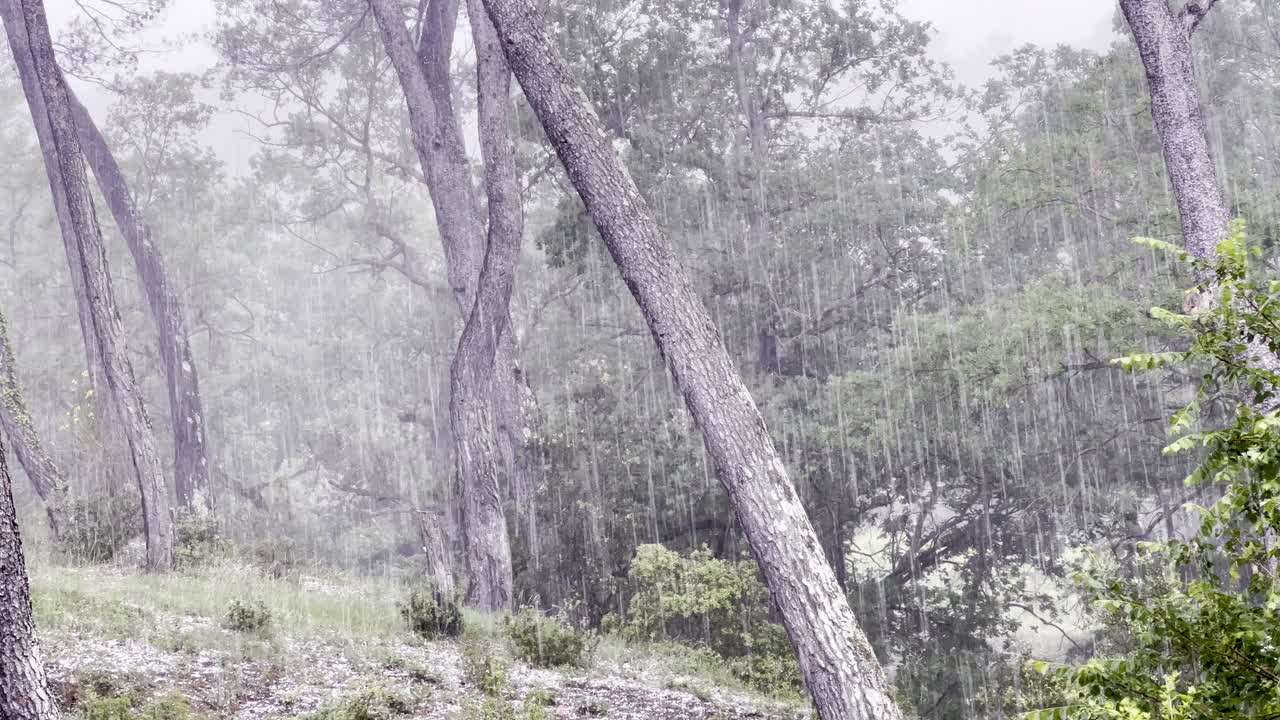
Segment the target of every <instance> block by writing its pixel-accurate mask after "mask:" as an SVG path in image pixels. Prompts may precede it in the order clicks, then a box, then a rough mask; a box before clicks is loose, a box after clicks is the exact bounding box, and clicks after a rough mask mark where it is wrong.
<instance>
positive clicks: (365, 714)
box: [298, 688, 413, 720]
mask: <svg viewBox="0 0 1280 720" xmlns="http://www.w3.org/2000/svg"><path fill="white" fill-rule="evenodd" d="M412 712H413V703H412V702H411V701H410V700H409V699H407V698H405V697H404V696H403V695H399V694H397V693H394V692H391V691H390V690H386V689H384V688H371V689H369V690H365V691H364V692H361V693H359V694H357V695H354V696H352V697H349V698H347V699H346V700H343V701H341V702H337V703H334V704H333V705H329V706H328V707H325V708H321V709H320V710H317V711H315V712H313V713H309V714H307V715H302V716H299V718H298V720H393V719H394V718H398V717H404V716H406V715H409V714H410V713H412Z"/></svg>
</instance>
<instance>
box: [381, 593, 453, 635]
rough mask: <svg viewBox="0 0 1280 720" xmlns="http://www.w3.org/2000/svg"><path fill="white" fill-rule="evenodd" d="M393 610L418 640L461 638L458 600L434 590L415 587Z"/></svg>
mask: <svg viewBox="0 0 1280 720" xmlns="http://www.w3.org/2000/svg"><path fill="white" fill-rule="evenodd" d="M397 607H398V608H399V609H400V616H401V617H403V618H404V620H405V622H406V623H408V625H409V629H410V630H412V631H413V633H414V634H415V635H417V636H418V637H421V638H423V639H426V640H437V639H439V638H442V637H457V636H459V635H461V634H462V629H463V625H464V623H463V619H462V598H461V597H460V596H459V595H457V594H454V595H446V594H444V593H441V592H440V591H438V590H436V589H435V588H434V587H430V586H424V587H419V588H415V589H414V590H413V591H412V592H410V593H409V596H408V597H407V598H405V599H404V601H402V602H400V603H398V604H397Z"/></svg>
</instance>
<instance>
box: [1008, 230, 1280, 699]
mask: <svg viewBox="0 0 1280 720" xmlns="http://www.w3.org/2000/svg"><path fill="white" fill-rule="evenodd" d="M1147 244H1148V245H1151V242H1149V241H1148V242H1147ZM1170 252H1172V253H1173V254H1175V255H1177V256H1178V257H1179V258H1180V259H1182V260H1184V261H1187V260H1189V258H1188V257H1187V256H1186V254H1185V253H1182V252H1180V251H1178V249H1176V248H1174V249H1172V250H1170ZM1259 254H1260V253H1259V250H1258V248H1257V247H1256V246H1253V245H1251V244H1250V243H1249V242H1248V240H1247V238H1246V236H1245V234H1244V228H1243V225H1242V224H1240V223H1236V224H1234V225H1233V226H1232V231H1231V233H1230V235H1229V236H1228V237H1227V238H1226V239H1225V240H1223V241H1222V242H1221V243H1220V244H1219V245H1218V248H1217V257H1216V258H1215V259H1214V260H1213V261H1212V262H1204V261H1198V260H1197V261H1194V262H1193V263H1192V265H1193V268H1194V270H1195V271H1196V273H1197V276H1198V277H1200V278H1201V281H1200V282H1199V283H1198V285H1197V286H1196V288H1195V290H1194V291H1193V292H1194V293H1195V294H1196V297H1197V298H1198V299H1199V300H1200V302H1197V303H1194V304H1195V305H1198V306H1199V312H1198V313H1197V314H1196V315H1195V318H1194V323H1184V321H1183V320H1182V318H1181V317H1171V316H1172V314H1169V315H1166V317H1169V318H1170V319H1171V321H1172V322H1175V323H1176V324H1178V325H1179V326H1185V327H1191V328H1193V329H1194V337H1193V338H1192V342H1191V348H1190V350H1189V352H1188V353H1187V354H1186V356H1185V360H1187V361H1191V362H1194V363H1196V364H1202V365H1204V366H1206V367H1207V369H1206V370H1205V371H1204V373H1203V375H1202V378H1201V382H1200V384H1199V387H1198V389H1197V392H1196V395H1195V397H1194V398H1193V400H1192V401H1191V403H1190V404H1189V405H1188V406H1187V407H1186V408H1184V409H1183V410H1182V411H1180V412H1179V413H1176V414H1175V415H1174V417H1173V419H1172V422H1171V425H1172V428H1173V431H1174V432H1176V433H1180V434H1182V437H1180V438H1179V439H1178V440H1177V441H1175V442H1174V443H1172V444H1171V445H1170V446H1169V448H1168V449H1167V452H1183V451H1186V450H1189V449H1192V448H1199V447H1203V456H1202V457H1201V461H1200V464H1199V465H1198V467H1197V468H1196V469H1195V471H1194V472H1192V473H1191V475H1190V476H1189V477H1188V478H1187V483H1188V485H1200V484H1203V483H1213V484H1214V486H1215V487H1216V488H1217V489H1218V490H1219V492H1220V493H1221V494H1220V497H1219V499H1218V500H1217V501H1216V502H1215V503H1213V504H1212V505H1211V506H1209V507H1206V508H1198V514H1199V521H1200V525H1199V528H1198V530H1197V532H1196V533H1195V535H1194V536H1193V537H1191V538H1190V539H1187V540H1180V539H1174V540H1170V541H1167V542H1161V543H1142V544H1140V545H1139V547H1138V548H1137V553H1138V556H1137V557H1136V558H1133V559H1130V560H1129V561H1128V565H1129V569H1130V570H1131V571H1132V572H1130V573H1127V574H1125V575H1121V574H1120V573H1116V572H1114V571H1111V570H1110V569H1109V568H1107V567H1106V566H1105V564H1104V563H1103V562H1102V560H1101V559H1098V560H1095V561H1094V562H1093V563H1092V564H1091V565H1090V567H1089V568H1088V570H1087V571H1086V572H1083V573H1081V575H1080V576H1079V578H1078V581H1079V582H1080V584H1081V586H1082V587H1083V589H1084V591H1085V594H1086V596H1088V597H1089V598H1091V599H1092V601H1093V606H1094V608H1095V611H1096V613H1097V615H1098V617H1099V618H1100V619H1101V620H1102V621H1103V622H1104V623H1105V624H1106V626H1107V627H1108V628H1109V629H1110V631H1111V632H1112V633H1113V634H1114V635H1115V636H1116V640H1115V643H1114V644H1115V650H1116V651H1117V652H1116V656H1115V657H1113V658H1095V659H1093V660H1089V661H1088V662H1085V663H1083V664H1081V665H1077V666H1065V667H1050V666H1044V667H1043V668H1042V669H1043V670H1044V671H1045V672H1047V673H1049V674H1053V675H1056V676H1058V677H1062V678H1066V679H1069V680H1070V681H1071V682H1072V683H1074V685H1075V686H1076V687H1077V688H1078V693H1077V697H1076V698H1075V704H1074V705H1070V706H1066V707H1067V709H1063V708H1054V709H1050V710H1043V711H1039V712H1037V713H1033V714H1032V715H1033V716H1034V717H1036V718H1046V719H1048V718H1056V717H1060V716H1061V715H1060V713H1064V712H1067V711H1068V710H1069V712H1070V714H1071V716H1072V717H1097V718H1108V719H1115V720H1149V719H1150V720H1154V719H1155V718H1159V719H1160V720H1202V719H1203V720H1208V719H1210V718H1228V717H1241V718H1264V717H1274V716H1275V715H1276V714H1277V713H1280V671H1277V668H1280V583H1278V582H1277V579H1276V576H1275V568H1276V567H1277V565H1278V564H1280V545H1277V543H1276V542H1275V538H1276V534H1277V532H1280V415H1278V414H1277V411H1276V406H1277V398H1278V397H1280V396H1278V395H1277V390H1276V389H1277V388H1278V387H1280V374H1277V373H1276V372H1275V371H1274V370H1273V369H1271V367H1270V366H1269V365H1268V364H1267V363H1268V362H1269V360H1270V359H1271V358H1274V357H1275V356H1276V354H1277V353H1278V352H1280V282H1277V281H1263V280H1262V279H1260V277H1259V275H1260V273H1259V272H1258V270H1257V269H1256V268H1255V266H1254V261H1255V259H1256V258H1257V257H1258V256H1259ZM1206 300H1207V302H1206ZM1180 359H1181V358H1180ZM1126 360H1129V362H1128V363H1126ZM1120 363H1121V364H1122V365H1125V366H1126V367H1134V368H1144V369H1145V368H1150V367H1153V366H1158V365H1159V363H1156V364H1153V363H1150V362H1142V361H1140V362H1133V361H1132V359H1122V360H1121V361H1120ZM1210 398H1219V399H1224V398H1225V399H1227V400H1228V401H1229V402H1230V403H1231V407H1230V415H1229V418H1228V421H1227V423H1226V424H1225V425H1224V426H1222V427H1219V428H1217V429H1212V430H1201V431H1198V432H1188V430H1189V428H1191V427H1192V425H1193V424H1194V423H1195V418H1196V416H1197V415H1199V413H1200V408H1201V407H1202V406H1204V405H1206V404H1208V402H1209V400H1210Z"/></svg>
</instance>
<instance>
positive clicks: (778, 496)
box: [484, 0, 901, 720]
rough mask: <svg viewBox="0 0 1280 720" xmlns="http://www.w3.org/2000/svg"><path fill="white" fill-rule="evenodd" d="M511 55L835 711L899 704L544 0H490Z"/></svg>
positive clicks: (889, 718)
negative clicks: (546, 17)
mask: <svg viewBox="0 0 1280 720" xmlns="http://www.w3.org/2000/svg"><path fill="white" fill-rule="evenodd" d="M484 5H485V7H486V8H487V9H488V11H489V16H490V17H491V18H492V20H493V23H494V25H495V26H496V28H497V31H498V36H499V37H500V38H501V41H502V46H503V48H504V50H505V52H506V55H507V62H508V64H509V65H510V67H511V70H512V71H513V72H514V73H515V76H516V78H517V79H518V80H519V81H520V85H521V86H522V87H523V88H524V94H525V97H526V98H528V100H529V103H530V104H531V105H532V106H533V109H534V112H535V113H536V114H537V116H538V119H539V120H540V121H541V123H542V126H543V129H544V130H545V131H546V134H547V137H548V138H549V139H550V141H551V143H552V145H553V146H554V147H555V150H556V153H557V154H558V155H559V157H560V161H561V162H562V163H563V164H564V167H565V170H566V172H567V173H568V175H569V179H570V180H571V181H572V182H573V185H574V187H575V188H576V189H577V191H578V194H579V195H581V196H582V200H583V202H584V203H585V204H586V206H587V210H588V212H590V214H591V218H592V220H593V221H594V222H595V224H596V227H597V228H598V229H599V231H600V235H601V236H602V237H603V238H604V241H605V244H606V245H607V246H608V248H609V252H610V254H611V255H612V256H613V259H614V262H616V263H617V265H618V268H619V270H620V271H621V273H622V278H623V280H624V281H625V282H626V284H627V287H629V288H630V289H631V293H632V295H633V296H635V298H636V302H637V303H638V304H639V306H640V310H641V312H642V313H643V314H644V317H645V320H646V322H647V323H648V325H649V329H650V330H651V331H652V333H653V336H654V339H655V340H656V342H657V344H658V348H659V350H660V351H661V352H662V354H663V356H664V358H665V359H666V362H667V365H668V367H669V368H670V370H671V373H672V375H673V377H674V378H675V381H676V384H677V386H679V388H680V390H681V392H682V394H683V395H684V398H685V402H686V404H687V405H688V406H689V410H690V412H691V413H692V414H693V417H694V419H695V420H696V421H697V423H698V426H699V427H700V428H701V429H702V433H703V437H704V439H705V441H706V446H707V449H708V452H709V453H710V455H711V457H712V459H713V460H714V462H715V465H716V469H717V472H718V474H719V477H720V480H721V482H722V483H723V484H724V486H725V489H726V490H727V491H728V495H729V498H730V501H731V502H732V504H733V507H734V510H735V512H736V513H737V516H738V519H739V522H740V523H741V525H742V528H743V531H744V533H745V535H746V538H747V540H748V542H749V543H750V545H751V550H752V553H753V555H754V556H755V558H756V561H757V563H759V565H760V569H761V572H762V574H763V575H764V579H765V582H766V584H767V585H768V588H769V592H770V595H771V598H772V601H773V603H774V604H775V605H776V607H777V609H778V611H779V614H780V615H781V618H782V621H783V624H784V625H785V626H786V629H787V636H788V638H789V639H790V640H791V644H792V646H793V647H794V648H795V650H796V656H797V659H798V660H799V664H800V669H801V672H802V673H803V675H804V680H805V684H806V686H807V687H808V689H809V692H810V694H811V695H812V697H813V700H814V704H815V705H816V706H817V708H818V714H819V715H820V717H822V718H823V719H824V720H873V719H874V720H896V719H897V718H900V717H901V713H900V711H899V710H898V707H897V705H896V704H895V703H894V701H893V699H892V697H891V695H890V688H889V684H888V681H887V680H886V678H885V675H884V672H883V670H882V669H881V668H880V665H879V663H878V662H877V661H876V657H875V654H874V652H873V651H872V649H871V645H870V644H869V643H868V642H867V639H866V636H865V635H863V633H862V631H861V630H860V629H859V628H858V625H857V622H856V621H855V619H854V616H853V611H852V610H851V609H850V607H849V602H848V600H847V599H846V598H845V596H844V594H843V593H842V592H840V587H839V585H837V584H836V579H835V575H834V574H833V573H832V571H831V566H830V565H828V564H827V562H826V560H825V558H823V555H822V548H821V546H820V545H819V543H818V537H817V534H816V533H815V532H814V530H813V525H812V524H811V523H810V522H809V518H808V516H806V515H805V512H804V508H803V507H802V506H801V504H800V500H799V498H798V497H797V496H796V492H795V488H794V486H793V485H792V484H791V479H790V478H789V477H788V476H787V472H786V469H785V468H784V466H783V464H782V460H781V458H780V457H779V456H778V452H777V451H776V450H775V449H774V446H773V441H772V440H771V439H770V437H769V433H768V431H767V430H766V428H765V425H764V420H763V418H762V417H761V415H760V412H759V410H758V409H757V408H756V405H755V402H754V401H753V400H752V398H751V395H750V393H749V392H748V391H747V388H746V386H745V385H744V384H743V382H742V379H741V377H739V375H738V372H737V370H736V369H735V368H734V366H733V363H732V361H731V360H730V358H729V354H728V352H727V351H726V350H725V347H724V344H723V342H722V341H721V339H720V336H719V334H718V332H717V331H716V329H715V326H714V325H713V324H712V322H711V317H710V315H709V314H708V313H707V309H706V307H705V306H703V304H702V301H701V300H700V299H699V298H698V295H697V293H696V292H695V291H694V288H693V285H692V283H691V281H690V278H689V275H688V273H687V272H686V271H685V270H684V268H683V267H681V266H680V264H679V262H678V261H677V260H676V258H675V255H674V253H673V251H672V248H671V243H670V241H669V240H668V238H667V236H666V234H665V233H664V232H663V231H662V229H661V228H660V227H659V225H658V223H657V221H656V220H655V219H654V216H653V213H652V211H651V210H650V209H649V207H648V205H647V204H646V203H645V201H644V199H643V198H642V197H641V195H640V191H639V189H637V187H636V185H635V182H634V181H632V180H631V177H630V175H628V174H627V171H626V170H625V168H624V167H623V165H622V162H621V160H620V159H619V158H618V156H617V153H616V152H615V151H614V149H613V147H612V145H611V144H610V142H609V139H608V135H607V134H606V132H605V129H604V128H603V127H602V126H601V123H600V121H599V119H598V118H597V117H596V115H595V114H594V113H593V112H592V111H591V109H590V108H589V107H588V105H587V102H586V100H585V98H584V96H583V94H582V92H581V91H580V90H579V89H578V87H577V86H576V84H575V82H574V80H573V77H572V75H571V74H570V73H569V69H568V67H567V66H566V65H565V63H564V61H563V60H562V59H561V58H560V57H559V56H558V55H557V53H556V52H555V50H554V49H552V47H551V44H550V43H549V42H548V40H547V38H546V36H545V34H544V33H543V29H542V25H541V23H540V22H539V14H538V12H537V9H536V7H535V6H534V3H533V0H484Z"/></svg>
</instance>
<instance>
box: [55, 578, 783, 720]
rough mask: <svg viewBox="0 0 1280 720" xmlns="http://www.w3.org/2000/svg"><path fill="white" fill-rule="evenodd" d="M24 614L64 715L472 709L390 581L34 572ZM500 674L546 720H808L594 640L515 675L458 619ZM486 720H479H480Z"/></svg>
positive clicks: (493, 634) (689, 662) (453, 665)
mask: <svg viewBox="0 0 1280 720" xmlns="http://www.w3.org/2000/svg"><path fill="white" fill-rule="evenodd" d="M32 592H33V598H34V600H33V602H34V605H35V609H36V616H37V624H38V626H39V628H40V634H41V644H42V649H43V652H44V655H45V661H46V665H47V666H48V668H49V673H50V678H51V681H52V682H53V683H54V686H55V689H56V691H57V692H58V694H59V695H60V697H61V698H62V699H63V702H64V705H67V706H69V707H74V706H76V705H77V704H80V705H83V703H84V702H85V698H86V697H92V696H95V695H96V696H111V695H121V694H123V695H130V696H132V697H133V698H134V699H135V701H136V703H137V704H138V705H141V704H143V703H144V702H145V700H146V699H147V698H160V697H165V696H178V697H181V698H185V699H186V701H187V702H188V703H190V705H191V707H192V708H193V709H194V710H195V711H196V712H198V713H201V714H202V716H203V717H208V718H235V719H236V720H257V719H259V718H262V719H267V718H295V717H304V716H306V715H307V714H308V713H312V712H315V711H317V710H321V709H323V708H326V707H333V706H334V704H335V703H339V704H340V703H341V702H342V701H343V700H344V699H346V698H351V697H355V696H359V695H360V694H362V693H367V692H369V691H371V690H375V691H378V690H385V691H389V692H390V693H393V694H394V695H396V696H397V697H400V698H405V699H407V701H408V702H407V706H406V707H405V708H404V713H403V714H404V717H412V718H457V717H464V716H466V712H467V710H466V709H467V706H468V705H475V704H477V703H479V701H480V700H481V698H482V697H483V695H482V693H481V692H480V690H479V689H478V688H476V687H474V686H473V685H472V684H471V683H470V682H468V681H467V680H466V676H465V673H464V671H463V668H462V652H463V650H462V647H463V645H462V644H463V642H467V641H465V640H464V641H460V640H442V641H432V642H426V641H421V640H418V639H417V638H415V637H414V636H413V635H412V634H411V633H409V632H408V630H407V629H406V628H405V626H404V624H403V620H402V619H401V618H400V616H399V614H398V612H397V610H396V604H395V603H396V601H397V599H398V598H399V597H401V596H403V594H404V592H405V589H404V588H403V587H402V586H400V585H398V584H396V583H394V582H391V581H389V580H388V581H376V580H368V579H357V578H351V577H341V576H325V577H319V576H308V575H295V576H293V577H291V578H284V579H276V578H271V577H267V576H265V575H263V574H261V573H259V572H257V571H255V570H254V569H252V568H249V567H235V566H231V565H229V564H223V565H219V566H218V567H216V568H207V569H204V570H201V571H198V572H195V573H184V574H174V575H165V576H147V575H142V574H140V573H138V572H136V571H132V570H124V569H120V568H110V567H83V568H68V567H62V566H56V565H51V564H43V565H38V566H37V567H35V568H34V569H33V571H32ZM235 600H240V601H242V602H254V603H256V602H259V601H260V602H262V603H263V605H264V606H265V607H266V608H267V609H268V610H269V611H270V614H271V622H270V627H269V629H268V630H266V631H264V632H248V633H246V632H238V631H235V630H231V629H228V628H227V627H226V624H227V623H226V621H225V617H226V612H227V607H228V605H229V604H231V603H232V601H235ZM467 619H468V626H469V627H470V628H471V631H470V634H471V635H473V636H475V637H477V638H487V639H488V643H489V645H491V646H492V647H494V648H497V649H498V652H499V653H500V654H502V655H503V660H502V662H503V663H504V664H509V667H508V670H507V680H508V682H507V683H506V687H505V690H504V693H503V694H504V696H505V697H506V698H507V699H509V700H510V701H511V702H512V705H513V706H515V707H517V708H518V707H519V706H520V703H521V700H522V698H524V697H526V696H527V695H529V694H530V693H534V692H540V693H541V694H542V695H543V696H545V697H549V698H551V699H552V702H553V704H552V705H550V706H548V707H547V708H546V713H547V715H546V716H547V717H554V718H579V717H608V718H627V719H631V718H634V719H636V720H640V719H641V718H643V719H645V720H664V719H666V718H672V719H674V718H680V719H681V720H686V719H688V720H699V719H706V720H711V719H713V718H714V719H716V720H738V719H741V718H762V719H768V718H777V719H782V718H800V717H806V716H807V711H806V710H805V708H804V706H803V704H802V703H801V702H799V701H798V700H797V699H796V698H795V697H794V696H791V697H785V698H783V699H780V698H766V697H762V696H760V695H758V694H753V693H750V692H748V691H747V690H746V689H744V688H742V687H740V686H738V687H734V684H733V682H732V681H731V680H729V679H727V678H724V677H721V676H719V675H717V673H716V668H715V667H713V666H709V665H714V663H707V661H706V659H705V655H696V654H694V653H691V652H684V651H680V650H679V649H677V648H672V647H670V646H637V645H628V644H625V643H622V642H620V641H616V640H612V639H608V638H606V639H602V640H601V641H600V642H599V644H598V645H597V646H596V649H595V651H594V653H593V654H592V659H591V660H590V662H589V663H587V664H586V667H583V668H570V669H558V670H546V669H538V668H532V667H529V666H527V665H524V664H522V663H518V662H514V661H513V660H511V659H510V657H509V656H507V655H506V652H505V650H504V649H503V645H502V639H501V632H500V629H499V627H498V625H497V623H495V622H494V621H493V620H491V619H489V618H484V617H482V616H475V615H468V618H467ZM485 717H488V716H485Z"/></svg>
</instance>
